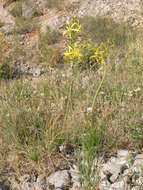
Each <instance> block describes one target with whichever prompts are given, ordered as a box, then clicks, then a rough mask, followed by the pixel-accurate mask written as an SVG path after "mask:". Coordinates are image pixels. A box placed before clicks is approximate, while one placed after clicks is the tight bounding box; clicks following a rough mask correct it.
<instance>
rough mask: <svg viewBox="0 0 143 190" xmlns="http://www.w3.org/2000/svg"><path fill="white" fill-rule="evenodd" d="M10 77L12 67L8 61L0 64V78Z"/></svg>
mask: <svg viewBox="0 0 143 190" xmlns="http://www.w3.org/2000/svg"><path fill="white" fill-rule="evenodd" d="M11 77H12V69H11V67H10V65H9V64H8V63H2V64H0V79H10V78H11Z"/></svg>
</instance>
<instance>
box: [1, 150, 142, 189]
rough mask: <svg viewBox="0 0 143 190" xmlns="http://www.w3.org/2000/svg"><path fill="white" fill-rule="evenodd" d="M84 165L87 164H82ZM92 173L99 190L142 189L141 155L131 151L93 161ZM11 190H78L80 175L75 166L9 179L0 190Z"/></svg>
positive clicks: (119, 152)
mask: <svg viewBox="0 0 143 190" xmlns="http://www.w3.org/2000/svg"><path fill="white" fill-rule="evenodd" d="M84 164H85V165H86V163H84ZM92 171H93V174H92V173H91V178H92V181H93V182H94V181H95V180H97V179H96V177H97V175H98V183H97V188H96V189H99V190H141V189H143V154H139V153H137V152H134V151H128V150H118V151H117V152H116V153H115V154H114V155H112V156H110V157H107V156H102V157H98V158H95V160H94V162H93V166H92ZM10 187H11V189H12V190H15V189H19V190H52V189H55V190H64V189H67V190H81V189H82V187H81V184H80V173H79V171H78V166H77V165H76V164H71V166H70V168H69V169H63V170H57V171H55V172H53V173H51V174H50V175H49V176H46V174H42V175H39V176H38V175H36V174H35V175H34V176H30V175H29V174H25V175H24V176H17V178H14V176H11V177H10V176H9V180H8V184H7V185H3V186H2V185H1V187H0V188H1V189H2V190H5V189H9V188H10Z"/></svg>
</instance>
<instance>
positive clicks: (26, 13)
mask: <svg viewBox="0 0 143 190" xmlns="http://www.w3.org/2000/svg"><path fill="white" fill-rule="evenodd" d="M33 14H34V7H33V4H32V2H31V1H23V2H22V16H23V17H32V16H33Z"/></svg>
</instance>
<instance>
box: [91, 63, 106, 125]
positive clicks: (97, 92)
mask: <svg viewBox="0 0 143 190" xmlns="http://www.w3.org/2000/svg"><path fill="white" fill-rule="evenodd" d="M105 76H106V64H104V73H103V77H102V80H101V82H100V84H99V86H98V88H97V90H96V92H95V95H94V98H93V102H92V111H91V128H93V127H94V108H95V102H96V98H97V96H98V94H99V91H100V89H101V86H102V84H103V82H104V79H105Z"/></svg>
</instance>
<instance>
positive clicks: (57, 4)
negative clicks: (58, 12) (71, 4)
mask: <svg viewBox="0 0 143 190" xmlns="http://www.w3.org/2000/svg"><path fill="white" fill-rule="evenodd" d="M46 3H47V6H48V8H57V9H62V7H63V5H64V0H46Z"/></svg>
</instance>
